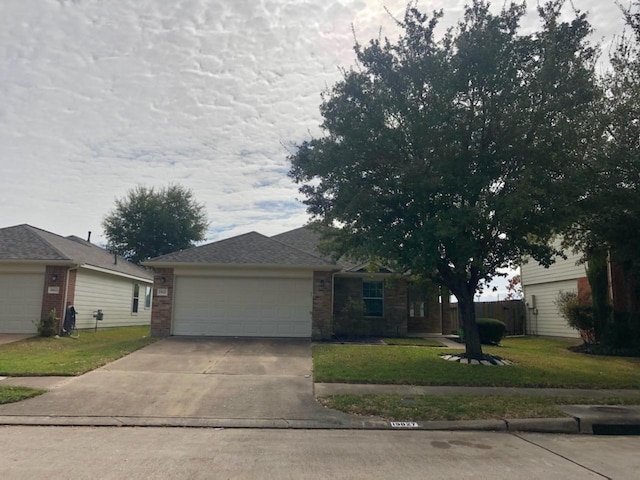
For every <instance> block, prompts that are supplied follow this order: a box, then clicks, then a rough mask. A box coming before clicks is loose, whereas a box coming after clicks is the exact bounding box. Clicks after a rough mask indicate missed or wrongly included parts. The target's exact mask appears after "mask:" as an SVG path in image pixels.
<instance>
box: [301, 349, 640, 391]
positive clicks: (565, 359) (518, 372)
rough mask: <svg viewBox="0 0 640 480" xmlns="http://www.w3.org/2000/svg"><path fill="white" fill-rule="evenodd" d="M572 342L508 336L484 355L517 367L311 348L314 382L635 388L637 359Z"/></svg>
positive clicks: (404, 352)
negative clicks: (585, 349) (588, 350)
mask: <svg viewBox="0 0 640 480" xmlns="http://www.w3.org/2000/svg"><path fill="white" fill-rule="evenodd" d="M575 343H576V342H575V341H565V340H548V339H540V338H526V337H525V338H511V339H506V340H504V341H503V346H501V347H485V348H484V349H483V350H484V352H485V353H491V354H494V355H499V356H502V357H504V358H508V359H510V360H513V361H515V362H516V363H517V365H515V366H509V367H485V366H481V365H462V364H459V363H455V362H447V361H445V360H442V359H441V358H439V355H440V354H442V353H444V352H448V351H450V352H452V353H455V351H454V350H448V349H442V348H438V349H436V348H412V347H404V346H362V345H315V346H314V347H313V363H314V377H315V381H316V382H344V383H379V384H407V385H468V386H500V387H563V388H640V359H639V358H623V357H604V356H594V355H586V354H580V353H574V352H571V351H569V350H567V347H568V346H570V345H574V344H575Z"/></svg>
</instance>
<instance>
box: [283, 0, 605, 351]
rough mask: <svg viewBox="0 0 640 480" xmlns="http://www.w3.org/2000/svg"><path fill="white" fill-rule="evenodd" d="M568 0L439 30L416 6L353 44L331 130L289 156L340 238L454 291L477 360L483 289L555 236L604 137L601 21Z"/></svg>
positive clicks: (328, 108)
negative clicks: (532, 25) (530, 27)
mask: <svg viewBox="0 0 640 480" xmlns="http://www.w3.org/2000/svg"><path fill="white" fill-rule="evenodd" d="M563 3H564V2H562V1H552V2H550V3H547V4H546V5H544V6H543V7H540V8H539V9H538V10H539V15H540V19H541V27H540V28H539V29H538V31H536V32H534V33H530V34H526V35H525V34H521V33H520V20H521V18H522V16H523V15H524V13H525V7H524V5H516V4H511V5H509V6H508V7H505V8H504V9H502V10H501V11H500V12H499V13H498V14H494V13H492V12H491V11H490V9H489V5H488V4H487V3H485V2H483V1H480V0H476V1H474V2H473V4H472V5H471V6H470V7H468V8H467V9H466V11H465V15H464V18H463V19H462V20H461V21H460V22H459V24H458V26H457V29H455V30H449V31H448V32H447V33H446V34H445V35H444V36H443V37H441V38H440V39H438V38H437V37H436V34H435V29H436V26H437V24H438V21H439V19H440V18H441V16H442V12H435V13H434V14H433V15H432V16H430V17H429V16H428V15H425V14H423V13H421V12H420V11H418V10H417V9H416V8H414V6H413V5H409V6H408V7H407V10H406V13H405V16H404V18H403V19H402V20H399V21H398V24H399V26H400V27H402V29H403V31H402V34H401V35H400V36H399V38H398V39H397V40H396V41H395V42H394V41H391V40H389V39H384V40H380V39H379V40H373V41H371V42H370V43H369V44H368V45H366V46H364V47H363V46H361V45H359V44H356V46H355V52H356V56H357V60H358V64H357V66H356V67H355V68H352V69H350V70H346V71H344V72H343V79H342V80H341V81H339V82H338V83H337V84H336V85H334V86H333V88H331V89H330V90H329V91H327V92H325V93H324V94H323V101H322V104H321V107H320V109H321V113H322V116H323V119H324V121H323V123H322V125H321V127H322V129H323V131H324V136H322V137H320V138H315V139H312V140H310V141H306V142H304V143H302V144H301V145H299V146H298V148H297V150H296V152H295V153H294V154H292V155H291V156H290V161H291V163H292V167H291V171H290V175H291V177H292V178H293V179H294V180H295V181H296V182H298V183H301V184H302V186H301V188H300V191H301V192H302V193H303V194H304V196H305V197H306V198H305V200H304V202H305V203H306V205H307V206H308V211H309V212H310V213H311V214H312V215H313V216H314V217H315V218H316V219H317V220H319V221H320V222H321V223H323V224H325V225H327V226H334V227H338V229H339V230H338V235H337V236H335V237H334V241H333V248H334V250H335V251H336V252H338V253H347V252H348V253H349V254H350V255H352V256H359V257H362V258H375V259H380V260H383V261H385V262H389V263H393V264H395V265H396V267H397V269H398V270H399V271H404V272H411V273H412V274H418V275H421V276H423V277H428V278H431V279H433V280H435V281H436V282H437V283H439V284H441V285H444V286H446V287H447V288H448V289H449V290H450V291H451V292H452V293H453V294H454V295H455V296H456V297H457V299H458V303H459V307H460V312H461V316H462V321H463V328H464V332H465V341H466V355H467V356H468V357H469V358H481V357H482V348H481V345H480V339H479V336H478V330H477V325H476V322H475V312H474V305H473V302H474V295H475V294H476V291H477V290H478V288H479V287H480V286H481V285H482V284H483V282H488V281H490V280H491V278H492V277H493V276H494V275H497V274H498V271H499V269H501V268H505V267H513V266H514V265H515V264H517V263H518V262H520V261H521V259H522V258H523V257H524V256H527V255H530V256H531V257H533V258H534V259H536V260H538V261H540V262H542V263H543V264H547V265H548V264H550V263H551V262H552V261H553V257H554V256H555V255H556V254H558V253H559V252H557V251H556V250H554V248H553V247H550V246H549V242H548V241H549V239H550V238H551V236H552V235H553V234H554V231H555V229H556V228H559V227H560V226H561V225H563V222H564V221H566V215H565V213H566V210H567V207H568V205H570V204H571V203H572V202H574V201H575V200H576V198H577V197H578V196H579V194H580V192H578V188H577V187H576V185H574V184H573V183H572V182H571V178H570V175H571V173H572V172H573V171H574V169H575V168H577V167H578V166H579V165H580V164H581V162H582V161H583V158H584V156H585V155H586V154H587V153H588V150H589V149H590V141H591V138H593V136H594V131H593V130H594V129H595V128H596V127H595V126H594V122H592V108H593V106H594V102H595V101H596V99H597V97H598V90H597V88H596V87H595V81H594V63H595V57H596V53H597V52H596V49H594V48H592V47H591V46H589V44H588V43H587V40H586V38H587V36H588V35H589V33H590V32H591V27H590V25H589V23H588V22H587V20H586V17H585V15H584V14H581V13H580V12H575V16H574V18H573V19H572V20H571V21H569V22H563V21H561V19H560V17H561V15H560V11H561V9H562V7H563Z"/></svg>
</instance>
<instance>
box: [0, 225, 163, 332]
mask: <svg viewBox="0 0 640 480" xmlns="http://www.w3.org/2000/svg"><path fill="white" fill-rule="evenodd" d="M151 291H152V276H151V274H150V273H149V272H148V271H147V270H145V269H144V268H142V267H139V266H137V265H134V264H133V263H130V262H127V261H126V260H124V259H123V258H121V257H117V256H114V255H113V254H111V253H109V252H107V251H106V250H104V249H102V248H100V247H98V246H97V245H94V244H92V243H90V242H89V241H86V240H83V239H81V238H79V237H76V236H69V237H61V236H60V235H56V234H54V233H51V232H47V231H45V230H41V229H39V228H35V227H32V226H30V225H16V226H12V227H6V228H2V229H0V333H24V334H35V333H37V322H38V320H40V319H42V318H44V317H46V316H47V315H48V314H49V312H50V311H51V310H52V309H55V310H56V315H57V316H58V317H60V318H61V317H62V316H63V314H64V311H65V307H66V304H67V302H71V303H72V304H73V305H74V306H75V309H76V312H77V315H76V324H77V326H78V327H79V328H90V327H93V326H94V325H95V322H96V319H95V317H94V316H93V315H94V312H97V310H98V309H100V310H102V312H103V315H104V316H103V320H102V321H101V323H100V326H101V327H116V326H127V325H145V324H147V325H148V324H149V323H150V321H151Z"/></svg>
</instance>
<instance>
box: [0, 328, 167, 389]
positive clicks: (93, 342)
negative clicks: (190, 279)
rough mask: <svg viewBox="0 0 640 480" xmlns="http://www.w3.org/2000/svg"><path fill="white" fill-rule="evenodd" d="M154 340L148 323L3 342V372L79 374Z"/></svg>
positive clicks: (0, 371)
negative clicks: (70, 334) (75, 334)
mask: <svg viewBox="0 0 640 480" xmlns="http://www.w3.org/2000/svg"><path fill="white" fill-rule="evenodd" d="M155 341H156V339H155V338H151V337H150V336H149V326H141V327H121V328H109V329H104V330H98V331H97V332H93V331H86V332H85V331H82V332H80V337H79V338H68V337H61V338H53V337H50V338H42V337H34V338H28V339H26V340H22V341H19V342H15V343H8V344H5V345H0V375H5V376H14V377H20V376H46V375H80V374H82V373H85V372H88V371H89V370H93V369H95V368H98V367H100V366H102V365H105V364H107V363H109V362H112V361H113V360H116V359H118V358H120V357H124V356H125V355H128V354H129V353H131V352H133V351H135V350H138V349H140V348H142V347H144V346H145V345H149V344H150V343H153V342H155Z"/></svg>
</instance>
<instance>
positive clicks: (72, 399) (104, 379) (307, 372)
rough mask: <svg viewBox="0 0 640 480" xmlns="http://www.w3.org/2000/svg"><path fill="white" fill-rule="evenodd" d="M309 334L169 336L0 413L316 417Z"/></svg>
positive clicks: (322, 414)
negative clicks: (300, 336)
mask: <svg viewBox="0 0 640 480" xmlns="http://www.w3.org/2000/svg"><path fill="white" fill-rule="evenodd" d="M311 368H312V364H311V344H310V342H309V341H308V340H289V339H237V338H190V337H171V338H169V339H165V340H162V341H160V342H157V343H154V344H152V345H150V346H148V347H145V348H143V349H141V350H138V351H137V352H134V353H132V354H131V355H128V356H127V357H124V358H122V359H120V360H117V361H115V362H113V363H110V364H108V365H106V366H104V367H102V368H99V369H97V370H94V371H92V372H89V373H87V374H85V375H82V376H80V377H75V378H71V379H69V380H68V381H65V382H62V383H60V385H59V386H57V387H55V388H54V389H52V390H51V391H49V392H47V393H46V394H44V395H41V396H39V397H36V398H32V399H29V400H25V401H23V402H18V403H13V404H7V405H0V415H51V416H148V417H209V418H219V419H285V420H288V419H292V420H297V419H301V420H322V419H326V418H327V416H330V415H334V414H335V413H336V412H332V411H328V410H327V409H324V408H323V407H321V406H320V405H318V404H317V403H316V401H315V400H314V398H313V379H312V374H311Z"/></svg>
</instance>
